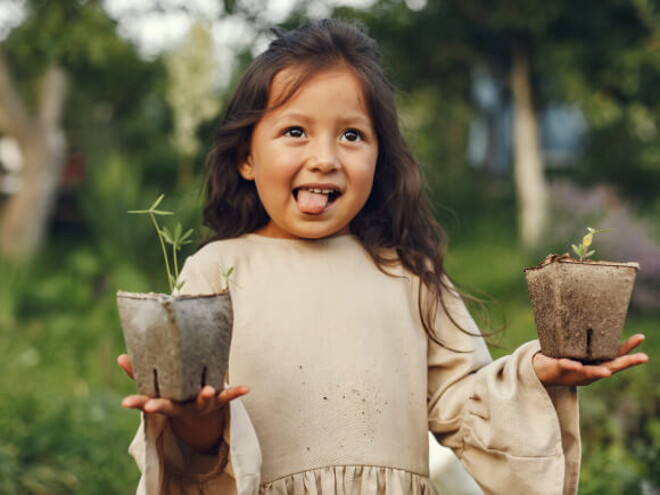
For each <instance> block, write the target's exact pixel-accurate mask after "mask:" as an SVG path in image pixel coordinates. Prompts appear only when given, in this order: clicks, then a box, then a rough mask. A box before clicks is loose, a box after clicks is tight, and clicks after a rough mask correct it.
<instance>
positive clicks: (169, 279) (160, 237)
mask: <svg viewBox="0 0 660 495" xmlns="http://www.w3.org/2000/svg"><path fill="white" fill-rule="evenodd" d="M149 216H150V217H151V221H152V222H153V223H154V227H155V228H156V233H157V234H158V240H159V241H160V248H161V250H162V251H163V259H164V260H165V270H166V271H167V283H168V284H169V285H170V293H173V292H174V285H173V284H172V272H171V271H170V262H169V261H168V259H167V250H166V249H165V241H164V240H163V234H161V232H160V227H159V226H158V222H157V221H156V217H155V216H154V214H153V213H149Z"/></svg>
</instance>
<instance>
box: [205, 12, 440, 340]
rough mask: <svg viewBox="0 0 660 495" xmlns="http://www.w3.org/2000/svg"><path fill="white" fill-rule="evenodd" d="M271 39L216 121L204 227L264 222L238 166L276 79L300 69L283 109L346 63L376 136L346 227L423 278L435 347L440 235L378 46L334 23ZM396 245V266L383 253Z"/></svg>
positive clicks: (219, 231)
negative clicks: (367, 176) (372, 166)
mask: <svg viewBox="0 0 660 495" xmlns="http://www.w3.org/2000/svg"><path fill="white" fill-rule="evenodd" d="M275 33H276V35H277V37H276V39H274V40H273V41H272V42H271V43H270V45H269V47H268V49H267V50H266V51H265V52H263V53H262V54H260V55H259V56H258V57H256V58H255V60H254V61H253V62H252V63H251V65H250V66H249V67H248V69H247V71H246V72H245V74H244V76H243V78H242V79H241V80H240V82H239V84H238V86H237V88H236V90H235V91H234V94H233V96H232V97H231V99H230V100H229V103H228V105H227V107H226V110H225V112H224V114H223V115H222V117H221V119H220V123H219V127H218V130H217V133H216V137H215V142H214V145H213V148H212V150H211V152H210V154H209V158H208V161H207V169H206V206H205V208H204V224H205V225H206V226H207V227H209V228H210V229H212V231H213V232H215V235H214V236H213V237H212V238H211V239H209V241H212V240H217V239H228V238H233V237H237V236H240V235H242V234H245V233H249V232H254V231H256V230H258V229H259V228H261V227H264V226H265V225H266V224H267V223H268V221H269V217H268V214H267V213H266V211H265V210H264V208H263V206H262V204H261V201H260V200H259V196H258V194H257V190H256V187H255V185H254V182H252V181H247V180H245V179H243V178H242V177H241V176H240V174H239V172H238V166H239V165H240V164H241V163H243V162H244V161H245V160H246V159H247V157H248V154H249V151H250V140H251V137H252V130H253V128H254V125H255V124H256V123H257V122H258V121H259V119H260V118H261V116H262V115H263V114H264V113H265V112H266V111H267V110H269V109H268V108H267V104H268V97H269V89H270V86H271V83H272V81H273V78H274V77H275V75H276V74H278V73H279V72H280V71H282V70H283V69H285V68H295V69H296V74H297V77H296V80H295V81H293V83H292V84H291V85H290V86H289V87H288V89H287V91H286V94H285V95H283V97H281V98H279V99H278V101H277V103H276V105H282V104H284V103H285V102H286V101H287V100H288V99H289V98H291V97H292V96H293V95H294V94H295V93H296V92H297V91H298V90H299V89H300V87H301V86H302V85H303V84H305V82H306V81H307V80H309V79H310V78H311V77H312V76H313V75H315V74H317V73H318V72H319V71H323V70H328V69H331V68H335V67H337V66H341V67H348V68H349V69H350V70H352V71H353V72H354V73H355V74H356V75H357V77H358V78H359V80H360V83H361V85H362V89H363V92H364V95H365V99H366V102H367V107H368V110H369V113H370V116H371V119H372V122H373V125H374V127H375V131H376V135H377V137H378V159H377V162H376V171H375V176H374V183H373V188H372V191H371V195H370V196H369V198H368V199H367V202H366V203H365V205H364V207H363V208H362V209H361V211H360V212H359V213H358V214H357V216H356V217H355V218H354V219H353V220H352V221H351V224H350V230H351V233H352V234H354V235H355V236H356V237H357V238H358V239H359V240H360V242H361V243H362V245H363V246H364V248H365V249H366V250H367V251H368V252H369V254H370V255H371V257H372V258H373V260H374V262H375V263H376V264H377V265H378V267H379V268H381V269H382V270H383V271H387V270H386V269H387V267H388V266H392V265H393V264H394V263H397V262H398V261H399V260H400V262H401V263H402V264H403V266H404V267H405V268H406V269H408V270H409V271H411V272H412V273H414V274H415V275H417V276H418V277H419V280H420V289H421V288H422V287H421V286H422V285H423V286H424V288H425V289H426V291H427V292H428V294H429V296H430V298H429V299H428V301H430V304H422V298H421V297H420V298H419V301H420V306H419V311H420V316H421V320H422V323H423V325H424V329H425V330H426V332H427V333H428V334H429V336H430V337H431V338H433V339H434V340H436V341H438V342H439V339H438V337H437V335H436V333H435V332H434V331H433V327H434V315H435V311H436V309H437V306H438V304H443V300H442V297H441V293H442V291H443V290H444V288H445V277H444V268H443V253H444V246H445V234H444V231H443V229H442V228H441V227H440V225H439V224H438V223H437V222H436V220H435V219H434V217H433V215H432V213H431V210H430V208H429V206H428V203H427V201H426V199H425V197H424V194H423V182H422V178H421V174H420V168H419V166H418V164H417V162H416V160H415V158H414V157H413V154H412V152H411V151H410V148H409V147H408V144H407V143H406V141H405V140H404V138H403V136H402V134H401V130H400V128H399V121H398V116H397V111H396V106H395V102H394V91H393V88H392V86H391V85H390V83H389V82H388V80H387V78H386V77H385V73H384V70H383V67H382V65H381V57H380V53H379V50H378V47H377V45H376V43H375V41H374V40H373V39H372V38H370V37H369V36H368V35H367V34H366V33H365V32H364V30H363V29H361V28H360V27H358V26H355V25H352V24H348V23H346V22H343V21H339V20H336V19H323V20H319V21H315V22H312V23H310V24H307V25H305V26H303V27H301V28H299V29H297V30H294V31H290V32H283V31H275ZM392 249H393V250H395V251H396V253H397V254H398V260H393V259H392V258H391V257H387V254H386V253H387V250H392ZM390 252H391V251H390Z"/></svg>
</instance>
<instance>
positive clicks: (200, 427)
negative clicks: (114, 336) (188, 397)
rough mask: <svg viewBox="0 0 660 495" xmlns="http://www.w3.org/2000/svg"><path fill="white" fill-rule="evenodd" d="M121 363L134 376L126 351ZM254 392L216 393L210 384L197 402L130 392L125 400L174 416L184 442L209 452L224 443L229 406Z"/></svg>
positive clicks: (234, 389)
mask: <svg viewBox="0 0 660 495" xmlns="http://www.w3.org/2000/svg"><path fill="white" fill-rule="evenodd" d="M117 364H119V366H120V367H121V368H122V369H123V370H124V371H125V372H126V374H127V375H128V376H129V377H130V378H131V379H133V378H134V377H133V366H132V365H131V360H130V358H129V357H128V355H126V354H122V355H120V356H119V357H118V358H117ZM249 391H250V389H249V388H248V387H245V386H238V387H228V388H225V389H223V390H221V391H220V392H219V393H218V392H216V390H215V388H213V387H212V386H210V385H206V386H205V387H203V388H202V389H201V390H200V392H199V394H198V395H197V398H196V399H195V400H194V401H190V402H186V403H177V402H173V401H171V400H168V399H163V398H159V397H148V396H146V395H129V396H128V397H125V398H124V400H123V401H122V406H123V407H125V408H127V409H139V410H140V411H142V412H145V413H150V414H151V413H159V414H163V415H165V416H168V417H170V418H171V424H172V431H173V432H174V434H175V435H176V436H177V437H179V439H180V440H181V441H183V442H184V443H186V444H188V445H190V446H191V447H192V448H194V449H195V450H197V451H200V452H206V451H209V450H211V449H213V448H214V447H215V446H217V444H218V443H219V442H220V439H221V437H222V432H223V431H224V426H225V422H226V416H227V405H228V404H229V402H230V401H231V400H233V399H236V398H237V397H241V396H242V395H245V394H247V393H248V392H249Z"/></svg>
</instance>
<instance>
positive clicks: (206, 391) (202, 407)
mask: <svg viewBox="0 0 660 495" xmlns="http://www.w3.org/2000/svg"><path fill="white" fill-rule="evenodd" d="M215 396H216V392H215V388H213V387H212V386H210V385H206V386H204V387H202V389H201V390H200V391H199V394H197V398H196V399H195V407H196V408H197V410H198V411H199V412H201V413H207V412H210V411H211V409H213V405H214V403H215Z"/></svg>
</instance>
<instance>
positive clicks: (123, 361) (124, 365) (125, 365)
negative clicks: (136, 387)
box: [117, 354, 135, 380]
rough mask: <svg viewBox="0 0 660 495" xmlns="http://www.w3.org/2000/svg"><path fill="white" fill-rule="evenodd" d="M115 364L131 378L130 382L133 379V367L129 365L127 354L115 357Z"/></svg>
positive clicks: (129, 360) (129, 359)
mask: <svg viewBox="0 0 660 495" xmlns="http://www.w3.org/2000/svg"><path fill="white" fill-rule="evenodd" d="M117 364H118V365H119V366H121V369H123V370H124V371H125V372H126V374H127V375H128V376H129V378H131V379H132V380H134V379H135V377H134V376H133V365H132V363H131V358H130V357H128V354H120V355H119V356H118V357H117Z"/></svg>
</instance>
